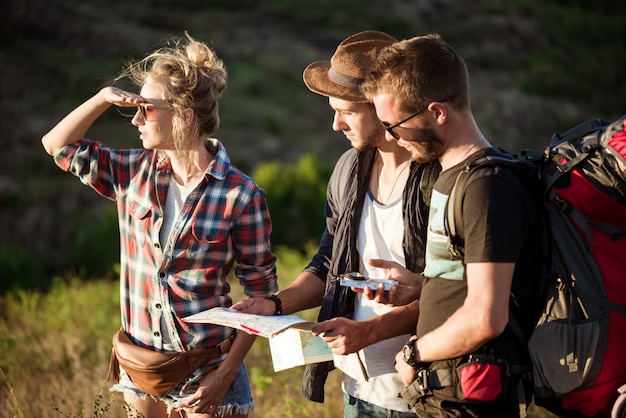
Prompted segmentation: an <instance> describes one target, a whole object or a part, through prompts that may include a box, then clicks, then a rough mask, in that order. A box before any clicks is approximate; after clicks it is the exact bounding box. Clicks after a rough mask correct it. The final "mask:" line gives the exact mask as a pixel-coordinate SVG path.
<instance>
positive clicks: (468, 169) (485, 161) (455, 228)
mask: <svg viewBox="0 0 626 418" xmlns="http://www.w3.org/2000/svg"><path fill="white" fill-rule="evenodd" d="M538 158H540V157H539V154H538V153H537V152H536V151H532V152H531V151H528V154H522V155H520V156H514V155H511V154H509V153H507V152H506V151H504V150H501V149H499V148H491V149H490V150H488V151H487V154H486V155H484V156H483V157H480V158H478V159H477V160H474V161H471V162H469V163H467V164H466V165H465V167H464V168H463V169H462V170H461V171H460V172H459V174H458V175H457V177H456V180H455V181H454V185H453V186H452V190H451V191H450V195H449V196H448V201H447V203H446V207H445V216H444V220H443V222H444V225H443V227H444V231H445V233H446V236H448V238H449V241H450V244H449V246H448V252H449V253H450V255H451V256H452V257H453V259H462V258H463V255H464V254H465V240H464V239H463V238H462V230H461V228H460V226H461V225H462V224H461V223H460V219H459V218H458V216H460V215H458V214H460V213H461V212H462V196H463V191H464V190H465V187H466V184H467V182H468V181H469V179H470V177H471V175H472V173H474V172H476V171H477V170H479V169H481V168H485V167H507V168H510V169H511V170H515V171H520V172H522V171H524V170H523V166H524V164H525V162H526V161H531V160H534V159H538ZM531 172H532V170H528V174H526V175H530V174H531Z"/></svg>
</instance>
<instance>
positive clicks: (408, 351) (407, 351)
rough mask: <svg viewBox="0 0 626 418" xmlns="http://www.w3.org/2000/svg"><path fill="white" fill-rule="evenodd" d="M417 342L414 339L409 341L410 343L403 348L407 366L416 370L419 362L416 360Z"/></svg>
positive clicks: (403, 357) (403, 356)
mask: <svg viewBox="0 0 626 418" xmlns="http://www.w3.org/2000/svg"><path fill="white" fill-rule="evenodd" d="M415 341H417V340H416V339H414V338H412V339H409V341H407V342H406V344H404V346H402V359H403V360H404V361H405V362H406V364H408V365H409V366H411V367H413V368H414V369H416V368H417V360H416V359H415Z"/></svg>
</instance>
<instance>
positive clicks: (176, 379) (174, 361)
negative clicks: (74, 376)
mask: <svg viewBox="0 0 626 418" xmlns="http://www.w3.org/2000/svg"><path fill="white" fill-rule="evenodd" d="M234 340H235V333H233V334H231V335H230V336H229V337H228V338H226V339H225V340H224V341H222V342H221V343H219V344H218V345H216V346H215V347H212V348H201V349H196V350H189V351H182V352H176V353H160V352H158V351H154V350H150V349H148V348H144V347H140V346H138V345H136V344H134V343H133V342H132V341H131V339H130V338H129V337H128V335H127V334H126V332H124V330H123V329H120V330H119V331H117V332H116V333H115V335H114V336H113V352H112V353H111V362H110V364H109V373H108V376H107V380H109V381H113V382H119V379H120V371H119V368H120V366H121V367H122V368H123V369H124V371H125V372H126V373H128V376H129V377H130V380H132V382H133V383H134V384H135V385H136V386H137V387H138V388H139V389H141V390H142V391H144V392H145V393H148V394H150V395H153V396H159V397H160V396H164V395H165V394H167V393H168V392H169V391H171V390H172V389H174V388H175V387H176V386H178V384H179V383H180V382H182V381H183V380H184V379H185V378H187V377H188V376H189V375H190V374H191V373H192V372H193V371H194V370H195V369H197V368H198V367H200V366H201V365H202V364H204V363H207V362H208V361H209V360H211V359H214V358H216V357H219V356H221V355H222V354H225V353H227V352H228V351H229V350H230V347H231V345H232V343H233V341H234Z"/></svg>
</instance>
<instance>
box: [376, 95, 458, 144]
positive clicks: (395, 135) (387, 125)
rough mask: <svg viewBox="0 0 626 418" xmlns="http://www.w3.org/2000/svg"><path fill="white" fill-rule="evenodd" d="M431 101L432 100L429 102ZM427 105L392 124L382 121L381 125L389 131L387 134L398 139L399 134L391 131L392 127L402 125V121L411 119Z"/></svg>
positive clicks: (440, 101) (442, 101)
mask: <svg viewBox="0 0 626 418" xmlns="http://www.w3.org/2000/svg"><path fill="white" fill-rule="evenodd" d="M445 101H446V100H439V103H444V102H445ZM431 103H432V102H431ZM428 106H430V103H429V104H428ZM428 106H426V107H425V108H423V109H421V110H418V111H417V112H415V113H413V114H412V115H411V116H409V117H408V118H405V119H402V120H401V121H400V122H398V123H394V124H393V125H389V124H388V123H387V122H382V124H383V126H384V127H385V130H386V131H387V132H389V135H391V136H393V137H394V138H395V139H396V141H397V140H399V139H400V135H398V134H397V133H395V132H394V131H393V129H394V128H397V127H398V126H400V125H402V124H403V123H404V122H407V121H409V120H411V119H413V118H414V117H415V116H417V115H419V114H420V113H422V112H423V111H424V110H426V109H428Z"/></svg>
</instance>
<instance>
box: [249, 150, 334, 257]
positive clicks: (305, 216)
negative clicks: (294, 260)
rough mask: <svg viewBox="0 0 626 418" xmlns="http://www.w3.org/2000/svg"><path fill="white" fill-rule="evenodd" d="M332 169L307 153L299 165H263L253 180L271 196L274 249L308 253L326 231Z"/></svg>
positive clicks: (269, 203)
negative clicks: (306, 249) (325, 212)
mask: <svg viewBox="0 0 626 418" xmlns="http://www.w3.org/2000/svg"><path fill="white" fill-rule="evenodd" d="M330 171H331V169H330V167H329V166H328V165H325V164H324V163H323V162H322V161H321V160H319V159H317V158H316V157H315V156H313V155H310V154H306V155H304V156H302V157H301V158H300V159H299V160H298V162H297V163H295V164H287V163H280V162H270V163H263V164H260V165H259V166H258V167H257V169H256V170H255V171H254V172H253V174H252V177H253V178H254V180H255V181H256V182H257V183H258V184H259V186H261V187H262V188H263V189H264V190H265V192H266V194H267V204H268V206H269V209H270V213H271V216H272V226H273V229H272V246H279V245H286V246H289V247H291V248H294V249H297V250H300V251H304V250H305V248H306V247H307V246H308V245H310V243H311V242H315V243H316V242H317V240H318V239H319V237H320V236H321V234H322V232H323V231H324V228H325V225H326V224H325V218H324V205H325V202H326V185H327V184H328V177H329V176H330Z"/></svg>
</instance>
